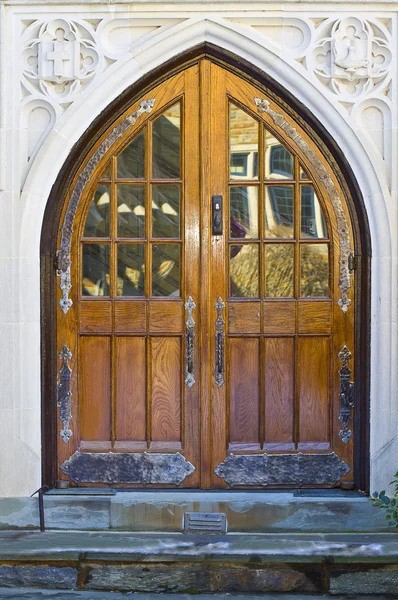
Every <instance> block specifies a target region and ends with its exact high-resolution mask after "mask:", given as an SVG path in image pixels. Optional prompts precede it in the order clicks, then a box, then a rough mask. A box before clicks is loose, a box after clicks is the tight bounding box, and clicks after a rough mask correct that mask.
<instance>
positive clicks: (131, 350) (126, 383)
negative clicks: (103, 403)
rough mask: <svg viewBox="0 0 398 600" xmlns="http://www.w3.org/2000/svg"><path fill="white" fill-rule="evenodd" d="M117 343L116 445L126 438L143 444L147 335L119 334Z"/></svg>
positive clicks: (145, 428) (145, 408)
mask: <svg viewBox="0 0 398 600" xmlns="http://www.w3.org/2000/svg"><path fill="white" fill-rule="evenodd" d="M115 346H116V361H115V368H116V374H115V379H116V381H115V384H116V407H115V411H116V432H115V446H116V447H118V442H125V441H129V442H139V443H141V445H142V443H145V441H146V439H147V402H146V391H147V378H146V359H147V352H146V338H145V337H124V336H123V337H121V336H118V337H116V338H115ZM136 445H137V444H136ZM119 446H120V444H119ZM139 446H140V444H138V447H139ZM145 447H146V443H145Z"/></svg>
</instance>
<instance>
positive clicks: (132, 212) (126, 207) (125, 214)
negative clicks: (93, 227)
mask: <svg viewBox="0 0 398 600" xmlns="http://www.w3.org/2000/svg"><path fill="white" fill-rule="evenodd" d="M117 235H118V237H130V238H143V237H145V186H144V185H130V184H119V185H118V186H117Z"/></svg>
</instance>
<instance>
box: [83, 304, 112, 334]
mask: <svg viewBox="0 0 398 600" xmlns="http://www.w3.org/2000/svg"><path fill="white" fill-rule="evenodd" d="M111 331H112V304H111V302H110V301H107V300H95V301H94V300H93V301H91V302H90V301H89V300H88V301H85V302H82V303H81V305H80V333H111Z"/></svg>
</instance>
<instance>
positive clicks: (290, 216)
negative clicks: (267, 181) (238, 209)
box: [265, 185, 294, 238]
mask: <svg viewBox="0 0 398 600" xmlns="http://www.w3.org/2000/svg"><path fill="white" fill-rule="evenodd" d="M293 221H294V188H293V186H292V185H267V186H266V187H265V236H266V237H268V238H292V237H294V230H293Z"/></svg>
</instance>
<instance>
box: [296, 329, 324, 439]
mask: <svg viewBox="0 0 398 600" xmlns="http://www.w3.org/2000/svg"><path fill="white" fill-rule="evenodd" d="M329 346H330V339H329V338H328V337H300V338H299V339H298V355H297V360H298V380H299V386H300V405H299V413H300V416H299V419H300V428H299V449H302V450H304V449H307V450H309V449H319V450H320V449H323V450H326V449H328V448H329V447H330V426H329V420H330V403H329V399H330V350H329Z"/></svg>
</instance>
